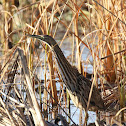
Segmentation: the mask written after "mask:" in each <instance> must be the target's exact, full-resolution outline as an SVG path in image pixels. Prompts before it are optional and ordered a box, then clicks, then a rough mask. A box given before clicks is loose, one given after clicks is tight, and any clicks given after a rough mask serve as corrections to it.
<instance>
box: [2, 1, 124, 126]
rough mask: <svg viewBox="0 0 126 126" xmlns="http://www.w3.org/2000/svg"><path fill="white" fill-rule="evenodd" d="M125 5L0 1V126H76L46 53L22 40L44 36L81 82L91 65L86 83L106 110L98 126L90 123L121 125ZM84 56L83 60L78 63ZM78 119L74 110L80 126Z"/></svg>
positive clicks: (50, 55) (38, 45) (37, 44)
mask: <svg viewBox="0 0 126 126" xmlns="http://www.w3.org/2000/svg"><path fill="white" fill-rule="evenodd" d="M125 4H126V3H125V1H122V0H115V1H113V0H111V1H109V0H102V1H100V0H97V1H95V0H92V1H77V0H73V1H72V0H67V1H63V0H59V1H57V0H49V1H47V0H43V1H35V0H32V1H30V2H29V1H28V0H25V1H18V0H17V1H14V0H12V1H11V2H10V1H2V2H1V4H0V10H1V11H0V15H1V19H0V21H1V25H0V41H1V43H0V46H1V57H0V70H1V76H0V95H1V97H0V120H1V121H0V124H1V125H34V124H35V125H49V123H50V121H51V120H52V119H55V120H57V118H59V119H60V120H61V121H62V123H63V125H71V124H74V125H76V120H73V117H72V115H71V111H72V110H71V104H70V97H69V94H67V90H66V89H65V87H64V85H63V82H62V79H61V76H60V74H59V69H58V67H57V64H56V59H55V57H54V55H53V53H52V51H51V50H50V49H49V48H48V47H47V45H44V44H43V43H42V42H39V41H37V40H35V39H34V40H33V39H28V38H27V37H26V36H25V35H26V34H49V35H51V36H52V37H54V38H55V39H56V40H57V42H58V44H59V45H60V47H61V48H62V49H63V45H64V43H67V44H68V45H70V46H71V47H70V49H69V48H68V50H69V52H71V53H70V55H69V56H68V57H67V58H68V60H69V62H71V64H73V65H75V66H76V67H77V68H78V70H79V71H80V72H81V73H83V75H84V76H89V75H90V74H88V73H87V71H86V70H88V66H89V65H92V67H93V73H92V78H91V80H92V82H93V84H94V85H96V87H97V88H99V91H100V92H101V94H102V97H103V99H104V101H105V103H106V105H109V108H108V109H109V110H111V111H109V112H108V111H107V112H100V119H99V120H100V121H96V122H95V123H97V124H98V123H99V125H100V123H101V122H102V121H101V120H104V122H106V124H109V125H112V124H117V125H123V123H125V121H126V118H125V109H126V108H125V84H126V40H125V39H126V38H125V36H126V32H125V29H126V24H125V20H126V19H125V14H126V9H125ZM86 50H88V51H89V55H88V56H87V58H86V60H84V59H83V55H84V53H85V51H86ZM91 58H92V60H91ZM66 94H67V95H66ZM89 102H90V99H89ZM87 110H88V106H87ZM58 114H59V115H58ZM62 115H63V116H65V119H66V120H67V121H68V122H69V123H67V122H65V119H64V118H63V116H62ZM75 115H76V112H75ZM83 116H84V114H83V112H82V110H80V117H78V119H77V120H79V119H80V122H79V125H81V124H84V120H85V125H86V121H87V120H88V118H85V119H84V117H83ZM47 121H49V122H47Z"/></svg>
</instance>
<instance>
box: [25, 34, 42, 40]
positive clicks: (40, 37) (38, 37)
mask: <svg viewBox="0 0 126 126" xmlns="http://www.w3.org/2000/svg"><path fill="white" fill-rule="evenodd" d="M27 36H28V37H32V38H37V39H39V40H44V36H43V35H30V34H28V35H27Z"/></svg>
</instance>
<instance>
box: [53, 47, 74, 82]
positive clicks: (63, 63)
mask: <svg viewBox="0 0 126 126" xmlns="http://www.w3.org/2000/svg"><path fill="white" fill-rule="evenodd" d="M53 50H54V52H55V55H56V59H57V62H58V65H59V68H60V73H61V76H62V79H63V80H64V81H67V77H70V75H69V74H70V73H71V72H72V71H71V70H72V66H71V64H70V63H69V62H68V61H67V59H66V57H65V56H64V54H63V52H62V51H61V49H60V48H59V46H58V45H56V46H55V47H53Z"/></svg>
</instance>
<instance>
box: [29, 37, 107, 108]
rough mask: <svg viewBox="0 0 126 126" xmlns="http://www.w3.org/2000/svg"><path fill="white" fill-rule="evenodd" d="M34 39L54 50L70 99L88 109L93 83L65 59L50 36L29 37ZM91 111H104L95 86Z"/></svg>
mask: <svg viewBox="0 0 126 126" xmlns="http://www.w3.org/2000/svg"><path fill="white" fill-rule="evenodd" d="M28 36H29V37H32V38H37V39H39V40H42V41H43V42H45V43H46V44H48V45H49V47H50V48H51V49H52V50H53V52H54V54H55V56H56V59H57V62H58V66H59V69H60V74H61V76H62V79H63V82H64V84H65V85H66V88H67V90H68V92H69V94H70V97H71V99H72V101H73V103H74V105H75V106H76V107H79V108H84V109H86V108H87V102H88V98H89V93H90V89H91V85H92V83H91V81H90V80H88V79H87V78H86V77H84V76H83V75H82V74H81V73H79V71H78V70H77V68H76V67H74V66H72V65H71V64H70V63H69V62H68V61H67V59H66V58H65V56H64V54H63V52H62V51H61V49H60V47H59V46H58V44H57V43H56V41H55V40H54V39H53V38H52V37H51V36H48V35H43V36H41V35H28ZM89 109H91V110H98V109H99V110H104V109H105V106H104V102H103V100H102V98H101V95H100V93H99V91H98V89H97V88H96V87H95V86H93V91H92V96H91V99H90V104H89Z"/></svg>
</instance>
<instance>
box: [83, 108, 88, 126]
mask: <svg viewBox="0 0 126 126" xmlns="http://www.w3.org/2000/svg"><path fill="white" fill-rule="evenodd" d="M84 111H85V109H84ZM88 117H89V116H88V111H85V119H84V126H87V121H88Z"/></svg>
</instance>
